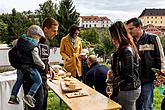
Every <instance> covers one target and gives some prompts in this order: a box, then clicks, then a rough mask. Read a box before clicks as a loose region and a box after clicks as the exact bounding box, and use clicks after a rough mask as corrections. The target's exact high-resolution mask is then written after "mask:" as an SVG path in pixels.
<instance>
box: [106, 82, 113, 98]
mask: <svg viewBox="0 0 165 110" xmlns="http://www.w3.org/2000/svg"><path fill="white" fill-rule="evenodd" d="M106 93H107V94H108V96H109V100H108V101H110V97H111V95H112V93H113V86H112V84H107V87H106Z"/></svg>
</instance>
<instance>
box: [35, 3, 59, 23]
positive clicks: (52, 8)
mask: <svg viewBox="0 0 165 110" xmlns="http://www.w3.org/2000/svg"><path fill="white" fill-rule="evenodd" d="M39 6H40V8H39V9H38V10H35V14H37V17H38V18H39V22H40V25H41V24H42V22H43V20H44V19H45V18H46V17H53V18H55V19H56V12H57V9H58V8H57V4H56V3H55V4H54V3H53V2H52V0H48V1H46V2H45V3H43V4H39Z"/></svg>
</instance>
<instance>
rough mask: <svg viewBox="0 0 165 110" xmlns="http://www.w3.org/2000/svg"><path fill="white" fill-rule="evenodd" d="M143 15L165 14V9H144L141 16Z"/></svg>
mask: <svg viewBox="0 0 165 110" xmlns="http://www.w3.org/2000/svg"><path fill="white" fill-rule="evenodd" d="M142 16H165V9H155V8H153V9H144V10H143V12H142V13H141V15H140V16H139V17H142Z"/></svg>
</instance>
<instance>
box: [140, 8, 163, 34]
mask: <svg viewBox="0 0 165 110" xmlns="http://www.w3.org/2000/svg"><path fill="white" fill-rule="evenodd" d="M139 18H140V19H141V21H142V23H143V26H144V27H147V28H145V29H146V31H147V32H151V33H154V34H157V35H160V36H161V35H164V27H165V9H155V8H154V9H144V10H143V12H142V13H141V15H140V16H139ZM160 32H161V34H160Z"/></svg>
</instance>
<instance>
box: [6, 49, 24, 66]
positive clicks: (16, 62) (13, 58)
mask: <svg viewBox="0 0 165 110" xmlns="http://www.w3.org/2000/svg"><path fill="white" fill-rule="evenodd" d="M18 54H19V52H18V50H17V48H16V46H14V47H13V48H11V49H10V50H9V52H8V57H9V62H10V65H11V66H12V67H14V68H15V69H20V68H21V65H22V61H21V59H20V57H19V55H18Z"/></svg>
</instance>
